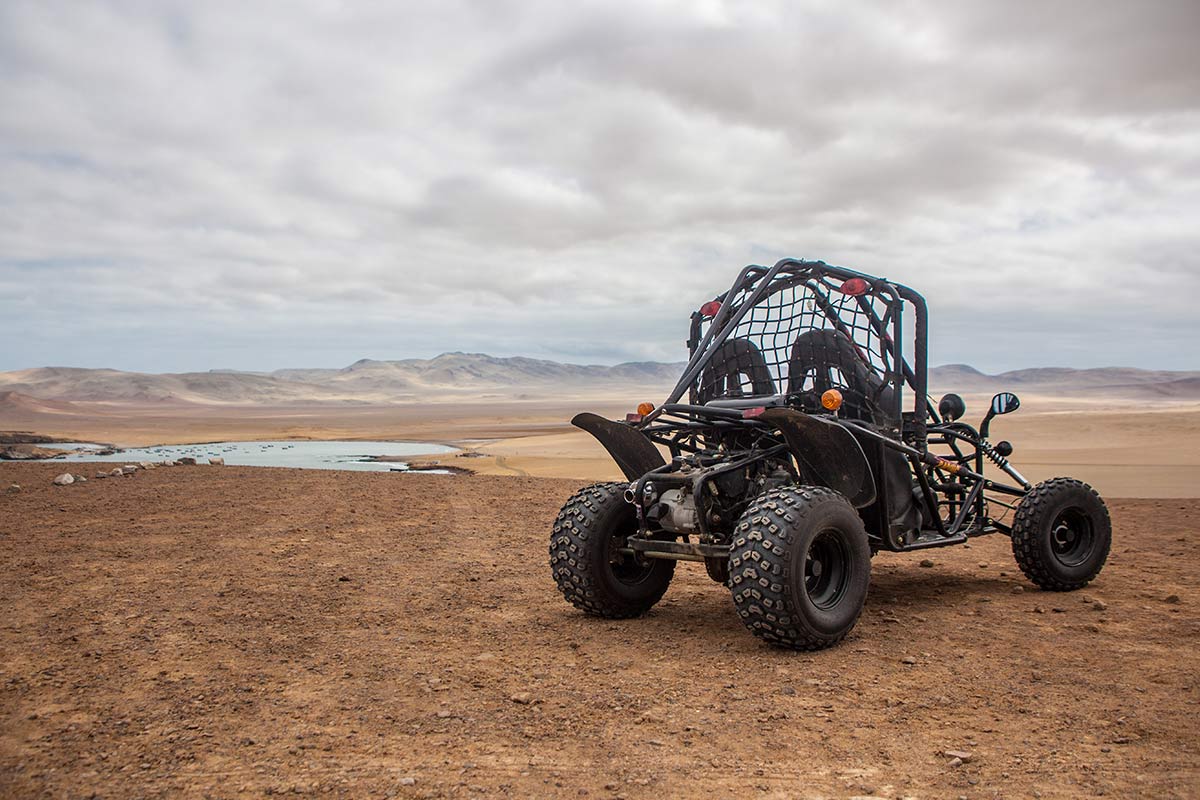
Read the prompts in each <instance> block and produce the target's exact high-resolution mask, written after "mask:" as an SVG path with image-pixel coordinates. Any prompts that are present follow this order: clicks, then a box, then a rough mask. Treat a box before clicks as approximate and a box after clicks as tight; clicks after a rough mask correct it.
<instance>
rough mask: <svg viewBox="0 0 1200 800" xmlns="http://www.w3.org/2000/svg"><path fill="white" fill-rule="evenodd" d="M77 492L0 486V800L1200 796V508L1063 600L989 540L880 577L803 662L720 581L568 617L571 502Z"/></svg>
mask: <svg viewBox="0 0 1200 800" xmlns="http://www.w3.org/2000/svg"><path fill="white" fill-rule="evenodd" d="M61 469H62V466H61V465H56V464H15V463H11V464H10V463H0V574H3V592H2V593H0V687H2V688H0V796H4V797H42V796H47V797H87V796H98V797H113V798H126V797H164V796H171V797H178V796H186V797H240V796H246V797H258V796H263V795H266V794H279V793H285V792H292V793H297V794H301V795H304V794H314V795H326V796H339V797H355V798H357V797H391V796H397V797H473V796H477V797H485V796H488V797H490V796H516V797H529V796H561V797H578V796H589V797H603V798H607V797H617V796H623V797H628V798H640V797H654V798H662V797H674V796H682V797H700V796H704V797H714V798H722V797H738V798H741V797H847V796H855V795H870V796H876V797H922V798H946V797H951V798H953V797H968V798H991V797H1045V798H1051V797H1079V796H1093V795H1107V796H1111V797H1132V796H1140V797H1154V798H1160V797H1181V798H1182V797H1196V796H1198V795H1200V766H1198V765H1200V760H1198V756H1200V726H1198V725H1197V719H1198V718H1200V717H1198V713H1197V712H1198V711H1200V709H1198V708H1197V700H1198V687H1200V674H1198V669H1197V667H1198V666H1200V651H1198V648H1197V644H1198V638H1200V592H1198V591H1197V580H1198V578H1197V576H1198V575H1200V555H1197V551H1196V550H1194V549H1193V547H1195V546H1196V544H1197V541H1196V538H1197V532H1196V526H1197V519H1198V516H1197V511H1196V506H1195V503H1194V501H1181V500H1115V501H1111V507H1112V510H1113V513H1114V516H1115V522H1116V544H1115V546H1114V550H1113V553H1112V556H1111V559H1110V561H1109V564H1108V567H1107V568H1106V570H1105V571H1104V572H1103V573H1102V575H1101V576H1100V578H1099V579H1098V580H1097V581H1096V583H1095V584H1093V586H1092V587H1090V588H1089V589H1087V590H1084V591H1082V592H1077V593H1072V594H1050V593H1043V592H1039V591H1036V590H1035V589H1034V587H1033V586H1032V585H1031V584H1030V583H1028V582H1027V581H1025V580H1024V579H1023V577H1022V576H1021V575H1020V574H1019V572H1018V571H1017V569H1016V567H1015V565H1014V563H1013V560H1012V556H1011V554H1010V552H1009V549H1008V546H1007V541H1006V540H1004V539H1003V538H999V537H992V538H988V539H983V540H977V541H975V542H973V543H972V544H971V545H970V546H969V549H968V548H962V547H960V548H952V549H947V550H935V551H929V552H926V553H921V554H915V555H908V556H896V555H891V554H881V555H880V556H878V557H877V558H876V560H875V562H874V573H873V578H872V587H871V595H870V599H869V600H868V606H867V609H866V612H865V613H864V616H863V618H862V620H861V621H860V623H859V625H858V627H857V628H856V630H855V631H854V632H853V633H852V634H851V636H850V637H849V638H848V639H847V640H846V641H845V642H844V643H843V644H842V645H840V646H838V647H837V648H835V649H832V650H828V651H825V652H821V653H814V654H796V653H789V652H782V651H777V650H773V649H771V648H769V647H767V646H765V645H763V644H761V643H760V642H759V641H758V640H756V639H754V638H753V637H752V636H750V634H749V633H747V632H746V631H745V630H744V629H743V627H742V626H741V624H740V622H739V621H738V619H737V618H736V616H735V615H734V612H733V610H732V604H731V601H730V599H729V596H728V593H727V591H726V590H725V589H724V588H723V587H721V586H718V585H716V584H714V583H712V582H711V581H710V580H709V579H708V578H707V577H706V576H705V574H704V571H703V569H702V568H699V567H698V566H697V565H684V566H682V567H681V569H680V570H679V572H677V574H676V579H675V582H674V584H673V585H672V587H671V589H670V591H669V592H668V593H667V596H666V598H665V599H664V600H663V602H662V603H661V604H660V605H659V606H658V607H657V608H655V609H654V610H653V611H652V612H651V613H650V614H649V615H648V616H646V617H645V618H642V619H638V620H631V621H624V622H606V621H600V620H595V619H591V618H588V617H585V616H583V615H582V614H580V613H579V612H577V611H575V610H574V609H572V608H571V607H569V606H568V605H567V604H566V603H565V602H564V601H563V600H562V598H561V597H560V596H559V595H558V594H557V591H556V590H555V587H554V585H553V583H552V581H551V579H550V575H549V569H548V566H547V553H546V549H547V537H548V530H549V527H550V523H551V520H552V519H553V517H554V515H555V513H556V511H557V509H558V507H559V505H560V504H561V502H562V501H563V500H564V499H565V498H566V497H567V495H568V494H569V493H570V492H571V490H572V489H573V488H574V487H576V486H578V485H579V483H580V482H579V481H567V480H552V479H542V478H523V477H488V476H472V477H456V476H422V475H398V474H391V473H350V472H325V471H297V470H282V469H262V468H240V467H208V466H203V467H175V468H170V469H157V470H154V471H152V472H139V473H138V474H136V475H134V476H131V477H124V478H110V479H106V480H94V479H93V480H89V481H88V482H87V483H86V484H82V485H75V486H67V487H55V486H52V485H51V484H50V479H51V478H52V477H53V475H55V474H56V473H58V472H59V471H61ZM93 471H94V470H89V471H88V472H87V473H85V474H88V475H89V477H90V476H91V474H92V473H93ZM14 481H15V482H17V483H20V484H21V485H22V486H23V489H22V491H21V492H20V493H15V494H5V493H2V492H3V487H7V486H8V485H9V484H10V483H12V482H14ZM922 558H929V559H932V561H933V562H934V566H932V567H931V568H923V567H921V566H920V562H921V559H922ZM906 658H908V659H910V660H912V661H914V663H911V664H909V663H905V661H904V659H906ZM946 750H963V751H967V752H969V753H970V758H969V760H968V761H967V762H966V763H964V764H962V765H960V766H954V765H952V763H951V759H950V757H948V756H946V755H944V751H946Z"/></svg>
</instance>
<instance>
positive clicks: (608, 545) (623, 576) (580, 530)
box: [550, 483, 675, 619]
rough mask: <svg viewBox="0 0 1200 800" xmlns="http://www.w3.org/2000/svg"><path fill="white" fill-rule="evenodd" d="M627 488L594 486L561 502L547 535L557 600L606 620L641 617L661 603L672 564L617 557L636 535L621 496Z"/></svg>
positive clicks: (634, 516)
mask: <svg viewBox="0 0 1200 800" xmlns="http://www.w3.org/2000/svg"><path fill="white" fill-rule="evenodd" d="M628 486H629V484H628V483H597V484H594V485H592V486H587V487H585V488H583V489H580V490H579V491H578V492H576V493H575V494H574V495H572V496H571V499H569V500H567V502H566V505H564V506H563V507H562V511H560V512H558V518H557V519H556V520H554V531H553V532H552V533H551V534H550V569H551V571H552V572H553V573H554V580H555V582H556V583H557V584H558V589H559V591H561V592H562V593H563V597H565V598H567V601H568V602H569V603H571V605H573V606H575V607H576V608H579V609H582V610H583V611H586V612H587V613H589V614H594V615H595V616H598V617H607V618H608V619H625V618H628V617H637V616H640V615H642V614H644V613H646V612H647V611H648V610H650V608H651V607H652V606H653V605H654V604H655V603H657V602H658V601H659V600H661V599H662V596H663V594H664V593H665V592H666V591H667V586H668V585H669V584H670V583H671V576H672V575H674V574H675V562H674V561H665V560H662V559H640V558H637V557H636V556H631V555H622V554H621V553H618V552H616V548H617V547H619V546H620V545H622V544H623V543H624V540H625V537H627V536H629V535H630V534H633V533H636V532H637V527H638V525H637V513H636V511H635V510H634V507H633V506H632V505H630V504H629V503H627V502H625V498H624V497H623V496H622V495H623V493H624V491H625V489H626V487H628Z"/></svg>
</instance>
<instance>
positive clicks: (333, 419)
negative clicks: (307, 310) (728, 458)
mask: <svg viewBox="0 0 1200 800" xmlns="http://www.w3.org/2000/svg"><path fill="white" fill-rule="evenodd" d="M627 400H629V398H616V397H609V398H601V399H600V400H598V401H596V402H594V403H591V404H581V403H580V402H577V401H564V400H527V401H515V400H514V401H492V402H488V403H463V402H453V403H451V402H440V403H429V404H418V405H391V406H355V405H345V406H337V405H315V406H273V407H263V406H196V405H185V406H180V405H177V404H166V405H155V406H115V405H105V404H98V403H93V404H85V403H75V404H73V409H74V411H73V412H72V413H45V412H36V413H35V412H29V411H21V410H14V409H7V410H5V411H3V413H0V430H3V429H14V430H28V431H36V432H38V433H43V434H50V435H53V436H60V437H68V438H79V439H84V440H88V441H100V442H111V443H116V444H119V445H122V446H138V445H147V444H174V443H186V442H211V441H222V440H246V439H287V438H312V439H385V440H413V441H427V442H443V443H451V444H456V445H458V446H461V447H466V448H470V449H473V450H475V451H477V452H478V453H480V454H482V455H483V456H484V457H482V458H471V459H455V460H453V461H451V462H448V463H453V464H455V465H459V466H468V467H470V468H472V469H474V470H476V471H478V472H480V473H483V474H493V475H531V476H539V477H559V478H578V479H592V480H600V479H611V478H616V477H618V472H617V470H616V468H615V466H614V465H613V463H612V460H611V459H609V457H608V456H607V454H606V453H605V452H604V449H603V448H602V447H600V445H599V444H597V443H596V442H595V441H594V440H593V439H592V438H591V437H590V436H588V435H586V434H583V433H580V432H578V431H577V430H575V429H574V428H572V427H571V426H570V425H569V420H570V418H571V417H572V416H574V415H575V414H576V413H577V412H579V411H581V410H591V411H596V412H597V413H600V414H603V415H606V416H609V417H610V418H616V419H619V418H622V417H623V416H624V414H625V412H626V411H628V410H630V409H631V408H632V407H633V405H635V403H633V402H632V401H630V402H626V401H627ZM967 402H968V409H969V411H968V415H967V419H969V420H972V421H978V419H979V417H980V415H981V414H982V411H983V409H985V408H986V407H987V397H982V396H971V395H968V396H967ZM1023 403H1024V405H1023V407H1022V408H1021V409H1020V410H1019V411H1018V412H1016V413H1015V414H1011V415H1008V416H1005V417H1001V418H999V419H997V420H996V421H995V422H994V424H993V426H992V434H993V439H994V440H999V439H1009V440H1010V441H1011V442H1012V443H1013V444H1014V446H1015V448H1016V450H1015V453H1014V455H1013V458H1012V461H1013V463H1014V464H1015V465H1016V466H1017V468H1018V469H1020V470H1021V471H1022V472H1023V473H1024V474H1025V475H1026V476H1027V477H1028V478H1030V479H1031V480H1034V481H1037V480H1041V479H1043V478H1049V477H1054V476H1057V475H1069V476H1072V477H1077V478H1081V479H1083V480H1086V481H1088V482H1090V483H1092V484H1093V485H1094V486H1095V487H1096V488H1097V489H1098V490H1099V491H1100V492H1101V493H1102V494H1104V495H1107V496H1114V497H1197V496H1200V406H1197V405H1196V404H1195V403H1191V404H1187V403H1173V404H1168V403H1156V404H1153V405H1147V406H1146V407H1135V406H1129V405H1125V406H1122V405H1119V404H1112V403H1102V402H1097V401H1095V400H1086V399H1079V398H1064V397H1048V396H1040V397H1039V396H1029V397H1025V398H1024V399H1023Z"/></svg>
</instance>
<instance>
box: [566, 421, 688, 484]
mask: <svg viewBox="0 0 1200 800" xmlns="http://www.w3.org/2000/svg"><path fill="white" fill-rule="evenodd" d="M571 424H572V425H574V426H575V427H576V428H582V429H583V430H585V431H587V432H588V433H590V434H591V435H592V436H595V437H596V440H597V441H599V442H600V444H602V445H604V449H605V450H607V451H608V454H609V455H610V456H612V458H613V461H615V462H617V466H618V467H620V468H621V472H623V473H625V477H626V478H628V479H629V480H631V481H636V480H637V479H638V478H640V477H642V476H643V475H645V474H646V473H647V472H649V471H650V470H652V469H658V468H659V467H661V466H664V465H665V464H666V463H667V462H666V460H665V459H664V458H663V456H662V453H660V452H659V451H658V448H657V447H655V446H654V444H653V443H652V442H651V441H650V440H649V439H647V438H646V437H645V436H643V435H642V432H641V431H639V430H637V429H636V428H631V427H630V426H629V425H626V424H625V423H623V422H613V421H612V420H608V419H605V418H604V417H602V416H600V415H599V414H588V413H584V414H577V415H576V416H575V418H574V419H573V420H571Z"/></svg>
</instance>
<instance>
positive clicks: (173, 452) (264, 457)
mask: <svg viewBox="0 0 1200 800" xmlns="http://www.w3.org/2000/svg"><path fill="white" fill-rule="evenodd" d="M42 447H51V448H55V449H61V450H72V451H73V452H72V453H71V454H70V455H67V456H63V457H61V458H56V459H54V460H55V461H119V462H121V463H123V464H129V463H137V462H139V461H172V460H175V459H178V458H182V457H184V456H190V457H191V458H194V459H196V461H197V462H199V463H205V462H206V461H207V460H208V459H209V458H213V457H216V456H219V457H221V458H224V459H225V463H226V464H228V465H229V466H246V467H295V468H299V469H349V470H359V471H364V472H387V471H389V470H396V471H405V470H407V469H408V464H406V463H404V462H403V461H369V460H367V459H368V458H370V457H371V456H415V455H445V454H448V453H456V452H458V450H457V449H456V448H454V447H449V446H447V445H442V444H431V443H429V442H378V441H376V442H345V441H334V442H310V441H290V442H289V441H280V442H212V443H209V444H181V445H161V446H156V447H136V448H130V449H128V450H122V451H121V452H119V453H115V454H112V455H97V454H96V453H95V452H94V451H96V450H99V449H101V446H100V445H95V444H85V443H82V442H65V443H63V442H55V443H54V444H45V445H42ZM423 472H436V470H423Z"/></svg>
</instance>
